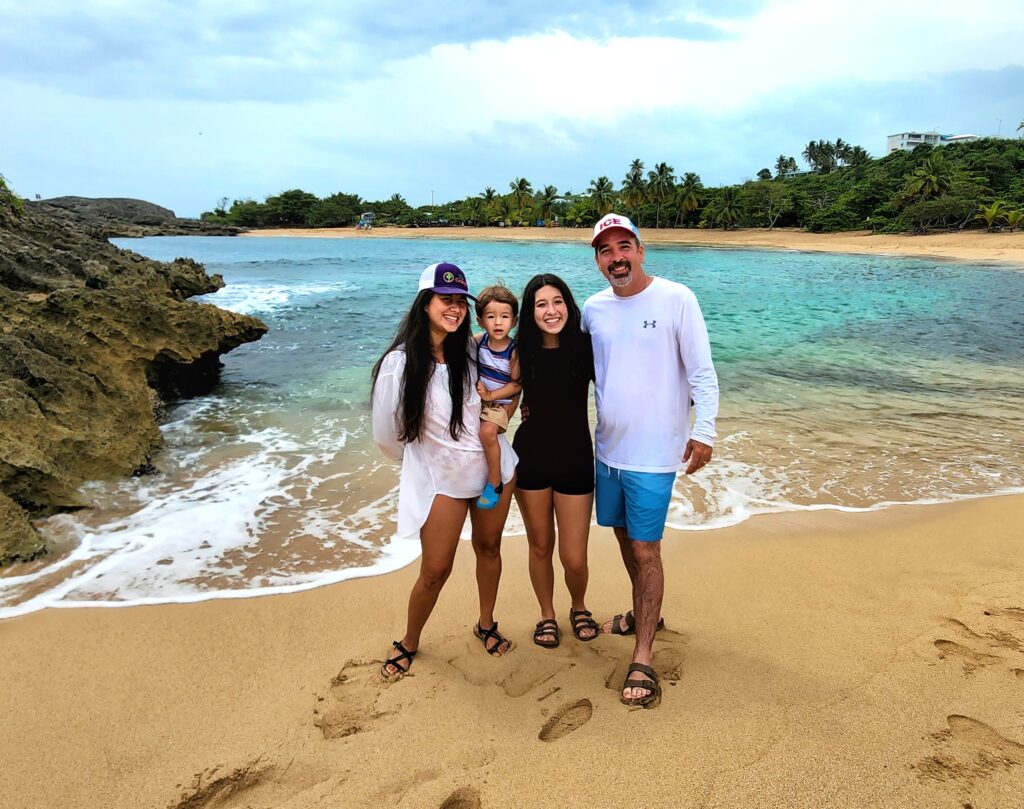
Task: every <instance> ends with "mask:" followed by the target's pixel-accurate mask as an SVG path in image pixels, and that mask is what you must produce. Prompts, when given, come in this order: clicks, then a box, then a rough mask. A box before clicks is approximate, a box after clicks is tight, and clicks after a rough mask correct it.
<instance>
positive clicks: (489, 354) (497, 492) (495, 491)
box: [476, 284, 522, 509]
mask: <svg viewBox="0 0 1024 809" xmlns="http://www.w3.org/2000/svg"><path fill="white" fill-rule="evenodd" d="M518 315H519V301H517V300H516V296H515V295H513V294H512V293H511V292H510V291H509V290H507V289H506V288H505V287H503V286H501V285H500V284H497V285H495V286H489V287H486V288H484V289H483V290H481V292H480V295H479V296H478V297H477V299H476V317H477V322H478V323H479V324H480V326H481V327H482V328H483V329H484V333H483V334H481V335H480V336H479V337H477V338H476V340H477V348H476V365H477V369H478V370H479V380H478V381H477V383H476V390H477V393H479V394H480V397H481V398H482V399H483V408H482V410H481V411H480V443H481V444H483V445H484V455H485V456H486V457H487V484H486V485H485V486H484V490H483V493H482V494H481V495H480V497H479V498H477V501H476V504H477V506H478V507H479V508H482V509H490V508H494V507H495V506H496V505H497V504H498V501H499V500H500V499H501V493H502V491H503V487H502V483H501V463H500V462H501V447H500V446H499V445H498V436H499V435H501V434H502V433H504V432H505V431H506V430H508V421H509V419H510V418H512V413H513V412H515V411H514V410H513V408H512V399H513V397H514V396H517V395H518V394H519V392H520V391H521V390H522V385H520V384H519V360H518V358H517V356H516V341H515V340H513V339H512V337H511V331H512V328H513V327H514V326H515V325H516V319H517V316H518Z"/></svg>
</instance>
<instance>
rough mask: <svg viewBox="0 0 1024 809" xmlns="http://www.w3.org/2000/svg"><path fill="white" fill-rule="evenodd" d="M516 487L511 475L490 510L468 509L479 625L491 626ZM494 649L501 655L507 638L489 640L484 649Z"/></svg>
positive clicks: (505, 648)
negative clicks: (503, 547)
mask: <svg viewBox="0 0 1024 809" xmlns="http://www.w3.org/2000/svg"><path fill="white" fill-rule="evenodd" d="M515 488H516V480H515V478H514V477H513V478H512V480H510V481H509V482H508V483H506V484H505V490H504V491H503V492H502V494H501V499H500V500H498V505H496V506H495V507H494V508H492V509H481V508H477V507H476V505H475V504H474V505H473V506H472V507H471V508H470V511H469V516H470V519H471V520H472V522H473V551H474V552H475V553H476V586H477V589H478V591H479V593H480V622H479V623H480V627H481V628H482V629H487V628H489V627H492V626H494V604H495V602H496V601H497V600H498V582H499V581H500V580H501V534H502V532H503V531H504V530H505V520H506V518H507V517H508V509H509V506H511V505H512V492H513V491H514V490H515ZM494 648H497V650H498V651H497V652H495V654H504V653H505V652H507V651H508V650H509V649H510V648H511V644H510V643H508V642H507V641H495V640H493V639H492V640H488V642H487V651H491V650H492V649H494Z"/></svg>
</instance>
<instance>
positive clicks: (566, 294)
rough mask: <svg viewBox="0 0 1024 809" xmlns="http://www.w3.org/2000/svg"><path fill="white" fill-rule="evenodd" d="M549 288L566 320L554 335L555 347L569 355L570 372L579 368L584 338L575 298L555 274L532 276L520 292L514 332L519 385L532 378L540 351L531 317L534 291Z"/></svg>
mask: <svg viewBox="0 0 1024 809" xmlns="http://www.w3.org/2000/svg"><path fill="white" fill-rule="evenodd" d="M546 286H552V287H554V288H555V289H557V290H558V291H559V292H560V293H561V294H562V299H563V300H564V301H565V308H566V310H568V320H567V322H566V324H565V326H564V327H563V328H562V331H561V332H560V333H559V335H558V345H559V347H560V348H564V349H566V350H567V351H568V352H569V358H570V362H569V367H570V368H572V369H573V373H575V372H576V369H577V368H579V367H580V363H578V362H577V355H579V354H580V353H581V352H583V351H585V350H586V346H585V342H586V341H587V336H586V335H585V334H584V333H583V330H582V328H581V327H580V320H581V318H580V308H579V306H577V305H576V299H575V298H573V296H572V290H570V289H569V285H568V284H566V283H565V281H563V280H562V279H561V278H559V277H558V276H557V275H552V274H551V273H541V274H540V275H535V276H533V278H531V279H530V280H529V281H527V282H526V289H524V290H523V299H522V305H521V310H520V315H519V328H518V329H516V350H517V351H518V352H519V372H520V377H521V379H522V383H523V386H524V387H526V386H528V385H529V384H530V382H531V381H532V380H533V377H534V369H535V368H536V367H537V355H538V354H539V353H540V352H541V351H542V350H543V348H542V336H543V333H542V332H541V330H540V327H539V326H537V320H536V318H535V317H534V312H533V310H534V308H535V307H536V305H537V290H538V289H540V288H541V287H546Z"/></svg>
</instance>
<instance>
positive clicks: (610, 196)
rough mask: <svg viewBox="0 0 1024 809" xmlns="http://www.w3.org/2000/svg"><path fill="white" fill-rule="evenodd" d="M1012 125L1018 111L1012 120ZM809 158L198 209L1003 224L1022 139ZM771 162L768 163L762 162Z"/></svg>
mask: <svg viewBox="0 0 1024 809" xmlns="http://www.w3.org/2000/svg"><path fill="white" fill-rule="evenodd" d="M1021 124H1022V128H1024V121H1022V122H1021ZM802 156H803V158H804V160H805V161H806V163H807V165H808V166H809V167H810V168H809V170H807V171H800V170H799V166H798V164H797V161H796V159H795V158H794V157H792V156H788V155H784V154H780V155H779V156H778V157H777V158H776V160H775V163H774V166H773V169H769V168H763V169H761V170H760V171H758V172H757V173H756V176H757V179H751V180H747V181H746V182H744V183H741V184H739V185H730V186H724V187H720V188H706V187H705V186H704V184H703V183H702V182H701V178H700V175H699V174H697V173H696V172H692V171H687V172H683V173H682V174H681V175H679V176H681V179H678V176H677V174H676V172H675V169H674V168H673V167H672V166H671V165H669V164H668V163H665V162H661V163H657V164H655V166H654V168H653V169H651V170H649V171H647V172H646V175H645V173H644V163H643V162H642V161H641V160H640V159H639V158H637V159H635V160H633V161H632V162H631V163H630V165H629V167H628V169H627V171H626V174H625V177H624V179H623V180H622V185H621V187H620V188H618V189H616V188H615V183H614V182H613V181H612V180H610V179H609V178H608V177H606V176H603V175H602V176H600V177H597V178H595V179H593V180H591V181H590V183H589V185H588V187H587V190H586V191H585V192H584V193H582V194H573V193H572V192H565V193H562V194H559V192H558V189H557V188H555V187H554V186H553V185H545V186H543V187H542V186H539V185H538V186H537V188H539V189H540V190H538V191H536V192H535V191H534V186H533V184H532V183H531V182H530V181H529V180H528V179H527V178H525V177H516V178H515V179H513V180H512V181H511V182H509V183H508V189H509V190H508V193H506V194H499V193H498V192H497V191H495V189H494V188H492V187H490V186H488V187H486V188H485V189H484V190H483V192H482V193H480V194H478V195H476V196H472V197H469V198H467V199H463V200H455V201H453V202H447V203H443V204H438V205H429V206H426V205H425V206H422V207H419V208H412V207H411V206H410V205H409V204H408V203H406V201H405V200H404V199H403V198H402V197H401V196H400V195H399V194H395V195H393V196H392V197H391V198H390V199H388V200H382V201H377V202H371V201H366V200H362V199H361V198H360V197H358V196H357V195H354V194H344V193H337V194H332V195H331V196H329V197H327V198H325V199H318V198H317V197H316V196H314V195H313V194H309V193H307V192H305V191H301V190H299V189H294V190H291V191H285V192H282V193H281V194H278V195H277V196H272V197H267V199H266V200H265V201H264V202H256V201H254V200H235V201H234V202H233V203H232V204H231V206H230V207H228V206H227V200H226V199H222V200H221V201H220V202H219V204H218V205H217V207H216V208H215V209H214V210H213V211H210V212H207V213H205V214H203V219H207V220H213V221H221V222H224V223H226V224H233V225H240V226H243V227H346V226H351V225H354V224H355V223H356V222H357V221H358V220H359V217H360V215H361V214H362V213H364V212H368V211H372V212H373V213H374V214H375V217H376V224H378V225H381V224H392V225H405V226H414V227H427V226H430V225H466V226H487V225H489V226H495V225H503V226H505V227H523V226H533V225H537V224H543V225H553V224H558V225H566V226H570V227H588V226H591V225H593V223H594V222H596V221H597V219H598V218H600V217H601V216H602V215H603V214H605V213H607V212H608V211H611V210H621V211H623V212H624V213H628V214H629V215H630V216H631V217H632V218H633V220H634V221H635V222H636V223H637V225H638V226H639V227H661V226H662V225H665V226H672V227H704V228H711V227H721V228H726V229H728V228H733V227H764V228H769V229H770V228H774V227H797V228H805V229H807V230H811V231H816V232H829V231H841V230H861V229H870V230H873V231H875V232H885V233H900V232H913V233H924V232H927V231H930V230H952V229H963V228H982V227H985V228H987V229H988V230H990V231H991V230H997V229H1001V228H1003V227H1006V228H1009V229H1010V230H1015V229H1016V228H1018V227H1021V226H1022V223H1021V217H1022V214H1021V212H1022V211H1024V140H1021V139H1016V140H1011V139H996V138H988V139H983V140H979V141H976V142H973V143H954V144H950V145H948V146H942V147H939V148H932V147H931V146H928V145H922V146H919V147H917V148H916V149H915V150H914V151H912V152H894V153H893V154H891V155H888V156H887V157H883V158H878V159H873V158H871V157H870V156H869V155H868V153H867V152H866V151H865V150H864V149H863V148H862V147H860V146H855V145H852V144H849V143H846V142H845V141H843V140H842V138H839V139H836V140H835V141H828V140H812V141H810V142H809V143H808V144H807V145H806V147H805V148H804V150H803V152H802ZM773 171H774V174H773Z"/></svg>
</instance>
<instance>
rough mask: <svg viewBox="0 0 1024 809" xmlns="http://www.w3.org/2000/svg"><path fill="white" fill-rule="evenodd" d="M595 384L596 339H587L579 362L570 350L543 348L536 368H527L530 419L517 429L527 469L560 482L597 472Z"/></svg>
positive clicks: (525, 381) (518, 448)
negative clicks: (590, 402) (591, 394)
mask: <svg viewBox="0 0 1024 809" xmlns="http://www.w3.org/2000/svg"><path fill="white" fill-rule="evenodd" d="M593 379H594V352H593V348H592V346H591V343H590V335H589V334H583V335H581V337H580V344H579V347H578V350H577V351H576V356H575V358H574V357H573V356H572V355H571V354H570V352H569V350H568V349H566V348H564V347H562V346H559V347H558V348H542V349H541V350H540V351H538V352H537V361H536V367H535V368H533V369H532V373H530V374H529V376H528V375H527V369H525V368H524V369H523V378H522V384H523V404H524V405H525V407H526V408H527V410H528V411H529V415H528V416H527V418H526V420H525V421H523V423H522V424H520V425H519V429H518V430H516V434H515V438H513V440H512V446H513V448H514V449H515V451H516V454H517V455H519V463H520V466H521V467H524V465H525V467H526V468H529V467H534V466H535V465H541V466H542V468H543V469H544V471H545V472H546V474H547V475H548V476H551V477H553V478H555V479H559V478H562V477H571V476H573V475H578V474H580V473H581V472H585V471H586V470H587V469H588V468H589V470H590V473H591V474H592V473H593V467H594V445H593V441H592V440H591V437H590V421H589V419H588V415H587V395H588V391H589V388H590V383H591V382H592V381H593Z"/></svg>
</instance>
